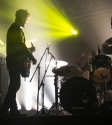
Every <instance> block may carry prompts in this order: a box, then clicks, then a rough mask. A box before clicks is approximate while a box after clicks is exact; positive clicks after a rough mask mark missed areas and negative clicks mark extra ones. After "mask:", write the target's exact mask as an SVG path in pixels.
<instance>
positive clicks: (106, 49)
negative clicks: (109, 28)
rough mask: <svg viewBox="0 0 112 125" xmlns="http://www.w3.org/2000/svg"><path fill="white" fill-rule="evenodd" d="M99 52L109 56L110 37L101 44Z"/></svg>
mask: <svg viewBox="0 0 112 125" xmlns="http://www.w3.org/2000/svg"><path fill="white" fill-rule="evenodd" d="M101 51H102V52H103V53H104V54H108V55H111V54H112V37H111V38H109V39H107V40H106V41H105V42H104V43H103V44H102V48H101Z"/></svg>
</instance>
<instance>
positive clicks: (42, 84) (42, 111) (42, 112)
mask: <svg viewBox="0 0 112 125" xmlns="http://www.w3.org/2000/svg"><path fill="white" fill-rule="evenodd" d="M52 58H53V56H51V58H50V61H49V64H48V66H47V68H46V70H45V73H44V76H43V78H42V81H41V84H40V86H39V90H40V88H41V86H42V96H43V100H42V109H41V111H40V113H41V114H42V115H43V114H46V113H45V111H44V85H45V84H44V82H43V80H44V79H45V75H46V73H47V70H48V67H49V65H50V62H51V59H52Z"/></svg>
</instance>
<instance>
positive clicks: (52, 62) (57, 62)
mask: <svg viewBox="0 0 112 125" xmlns="http://www.w3.org/2000/svg"><path fill="white" fill-rule="evenodd" d="M48 64H49V62H46V65H48ZM67 64H68V63H67V62H65V61H61V60H56V61H51V62H50V65H49V66H51V67H52V66H53V67H54V66H57V67H60V66H65V65H67Z"/></svg>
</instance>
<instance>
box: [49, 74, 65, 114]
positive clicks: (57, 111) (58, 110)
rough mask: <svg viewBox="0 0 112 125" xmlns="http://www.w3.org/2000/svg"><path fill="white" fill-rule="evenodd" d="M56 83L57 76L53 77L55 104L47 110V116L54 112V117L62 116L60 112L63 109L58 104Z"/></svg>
mask: <svg viewBox="0 0 112 125" xmlns="http://www.w3.org/2000/svg"><path fill="white" fill-rule="evenodd" d="M57 81H58V75H55V79H54V85H55V103H53V105H52V106H51V108H50V109H49V110H48V114H49V113H50V112H52V111H55V115H61V114H62V115H64V113H63V112H62V110H63V108H62V107H61V105H60V104H59V103H58V86H57Z"/></svg>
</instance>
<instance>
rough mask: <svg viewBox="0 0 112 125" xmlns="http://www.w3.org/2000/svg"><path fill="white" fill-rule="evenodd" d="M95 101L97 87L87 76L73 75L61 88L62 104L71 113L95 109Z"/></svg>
mask: <svg viewBox="0 0 112 125" xmlns="http://www.w3.org/2000/svg"><path fill="white" fill-rule="evenodd" d="M95 101H96V91H95V88H94V86H93V84H92V83H91V82H90V81H89V80H87V79H86V78H81V77H73V78H71V79H69V80H67V81H66V82H65V83H64V84H63V86H62V87H61V89H60V103H61V106H62V107H63V108H64V109H65V110H66V111H68V112H69V113H71V114H75V113H88V112H91V111H93V109H94V107H95Z"/></svg>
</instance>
